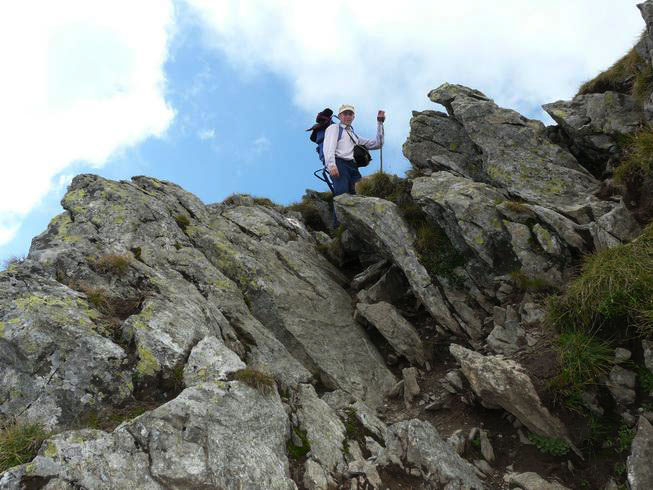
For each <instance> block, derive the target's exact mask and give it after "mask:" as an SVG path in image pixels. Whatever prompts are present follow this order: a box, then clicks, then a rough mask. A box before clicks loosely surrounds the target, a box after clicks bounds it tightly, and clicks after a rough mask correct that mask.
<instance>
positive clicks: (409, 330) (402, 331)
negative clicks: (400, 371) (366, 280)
mask: <svg viewBox="0 0 653 490" xmlns="http://www.w3.org/2000/svg"><path fill="white" fill-rule="evenodd" d="M359 317H362V318H363V319H364V320H366V321H368V322H369V323H371V324H372V325H373V326H374V327H375V328H376V329H377V330H378V331H379V333H380V334H381V335H383V337H384V338H385V339H386V340H387V341H388V343H389V344H390V345H391V346H392V348H393V349H394V350H395V352H397V354H400V355H402V356H405V357H406V359H408V360H409V361H410V362H411V363H413V364H419V365H424V361H425V356H424V346H423V345H422V341H421V340H420V338H419V334H418V333H417V330H415V327H413V326H412V325H411V324H410V323H409V322H408V321H407V320H406V319H405V318H404V317H403V316H401V313H399V311H398V310H397V309H396V308H395V307H394V306H392V305H391V304H389V303H385V302H381V303H375V304H373V305H366V304H362V303H359V304H358V305H356V319H357V320H358V319H359Z"/></svg>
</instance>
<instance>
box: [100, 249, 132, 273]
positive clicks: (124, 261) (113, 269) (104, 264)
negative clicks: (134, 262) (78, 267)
mask: <svg viewBox="0 0 653 490" xmlns="http://www.w3.org/2000/svg"><path fill="white" fill-rule="evenodd" d="M129 263H130V258H129V257H128V256H127V255H116V254H110V255H103V256H102V257H98V258H97V259H96V260H95V268H96V269H97V271H98V272H101V273H105V274H114V275H116V276H122V275H124V274H125V273H126V272H127V270H128V269H129Z"/></svg>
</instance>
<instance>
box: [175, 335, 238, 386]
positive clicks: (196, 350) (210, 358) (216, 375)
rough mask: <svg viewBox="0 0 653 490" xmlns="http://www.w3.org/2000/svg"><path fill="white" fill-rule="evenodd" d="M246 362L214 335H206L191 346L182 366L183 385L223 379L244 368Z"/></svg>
mask: <svg viewBox="0 0 653 490" xmlns="http://www.w3.org/2000/svg"><path fill="white" fill-rule="evenodd" d="M246 367H247V366H246V364H245V363H244V362H243V361H242V360H241V359H240V357H238V355H237V354H236V353H235V352H233V351H231V350H230V349H229V348H228V347H227V346H226V345H224V342H222V341H221V340H218V339H217V338H216V337H213V336H210V337H206V338H204V339H202V340H200V342H199V343H198V344H197V345H196V346H195V347H193V350H192V351H191V353H190V356H189V357H188V361H187V362H186V366H185V367H184V385H185V386H192V385H195V384H198V383H203V382H205V381H225V380H226V379H227V377H228V376H229V375H230V374H232V373H235V372H236V371H238V370H239V369H244V368H246Z"/></svg>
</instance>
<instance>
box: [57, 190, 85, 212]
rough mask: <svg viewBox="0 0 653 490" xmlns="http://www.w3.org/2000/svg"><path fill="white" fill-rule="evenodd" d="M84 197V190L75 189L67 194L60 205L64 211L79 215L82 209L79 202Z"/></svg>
mask: <svg viewBox="0 0 653 490" xmlns="http://www.w3.org/2000/svg"><path fill="white" fill-rule="evenodd" d="M84 197H86V192H84V189H75V190H74V191H70V192H68V193H67V194H66V195H65V196H64V198H63V201H62V205H63V207H64V208H65V209H68V210H70V211H72V212H74V213H81V212H82V211H83V210H84V208H83V207H82V206H81V204H80V202H81V200H82V199H84Z"/></svg>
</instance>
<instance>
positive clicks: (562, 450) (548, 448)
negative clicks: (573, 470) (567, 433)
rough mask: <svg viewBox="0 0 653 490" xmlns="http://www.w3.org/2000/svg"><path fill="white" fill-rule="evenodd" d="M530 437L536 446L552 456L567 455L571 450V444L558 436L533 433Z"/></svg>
mask: <svg viewBox="0 0 653 490" xmlns="http://www.w3.org/2000/svg"><path fill="white" fill-rule="evenodd" d="M528 438H529V439H530V440H531V442H532V443H533V444H535V447H537V449H539V450H540V451H541V452H543V453H544V454H550V455H551V456H559V457H560V456H565V455H566V454H567V453H568V452H569V444H567V442H566V441H564V440H563V439H559V438H557V437H546V436H539V435H537V434H533V433H531V434H530V435H529V436H528Z"/></svg>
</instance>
